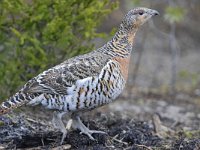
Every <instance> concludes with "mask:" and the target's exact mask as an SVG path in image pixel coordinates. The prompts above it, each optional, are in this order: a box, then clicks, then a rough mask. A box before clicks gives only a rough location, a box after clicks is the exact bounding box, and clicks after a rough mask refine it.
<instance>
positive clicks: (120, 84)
mask: <svg viewBox="0 0 200 150" xmlns="http://www.w3.org/2000/svg"><path fill="white" fill-rule="evenodd" d="M110 68H111V67H107V68H106V67H105V68H104V70H102V72H101V73H100V75H99V76H97V77H89V78H86V79H84V80H82V81H80V82H77V85H76V86H75V87H74V90H73V91H75V92H74V93H73V94H72V95H73V96H72V100H71V104H72V106H73V107H72V108H71V109H72V110H80V109H92V108H95V107H99V106H102V105H104V104H107V103H110V102H111V101H113V100H114V99H116V98H117V97H118V96H119V94H120V93H121V92H122V90H123V88H124V86H125V79H124V78H123V76H122V75H121V72H120V70H119V69H118V68H119V67H117V64H115V67H113V68H112V69H110ZM111 71H112V72H111Z"/></svg>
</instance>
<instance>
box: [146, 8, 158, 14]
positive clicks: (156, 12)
mask: <svg viewBox="0 0 200 150" xmlns="http://www.w3.org/2000/svg"><path fill="white" fill-rule="evenodd" d="M147 13H148V14H149V15H151V16H156V15H159V12H158V11H156V10H153V9H149V10H148V11H147Z"/></svg>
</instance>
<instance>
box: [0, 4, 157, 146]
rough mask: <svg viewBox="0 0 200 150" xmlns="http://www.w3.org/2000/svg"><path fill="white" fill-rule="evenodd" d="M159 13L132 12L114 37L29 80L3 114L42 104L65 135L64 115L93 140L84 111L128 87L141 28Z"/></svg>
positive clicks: (4, 106)
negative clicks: (127, 82)
mask: <svg viewBox="0 0 200 150" xmlns="http://www.w3.org/2000/svg"><path fill="white" fill-rule="evenodd" d="M158 14H159V13H158V11H156V10H152V9H148V8H143V7H140V8H135V9H132V10H130V11H129V12H128V13H127V14H126V15H125V17H124V18H123V20H122V22H121V24H120V26H119V29H118V31H117V32H116V33H115V35H114V36H113V38H112V39H111V40H110V41H108V42H107V43H106V44H105V45H103V46H102V47H100V48H98V49H96V50H93V51H91V52H90V53H87V54H84V55H80V56H76V57H73V58H71V59H68V60H66V61H64V62H63V63H61V64H59V65H56V66H55V67H52V68H50V69H48V70H46V71H44V72H42V73H40V74H39V75H38V76H36V77H34V78H32V79H31V80H29V81H28V82H27V83H26V84H25V85H24V86H23V87H22V88H21V89H20V90H19V91H18V92H17V93H16V94H15V95H13V96H11V97H10V98H8V99H7V100H6V101H5V102H3V103H2V104H1V105H0V115H3V114H5V113H7V112H9V111H11V110H13V109H15V108H17V107H20V106H23V105H25V106H35V105H41V106H43V107H45V108H47V109H51V110H53V111H54V113H53V124H54V126H56V127H57V128H58V129H59V130H60V131H61V132H62V133H63V135H62V140H61V144H62V143H63V141H64V139H65V137H66V135H67V129H66V127H65V125H64V124H63V122H62V116H63V115H64V114H66V113H67V114H68V115H69V116H70V117H71V120H72V122H71V126H72V127H73V128H74V129H79V130H80V131H81V133H83V134H86V135H87V136H88V137H89V138H90V139H91V140H94V138H93V137H92V134H93V133H105V132H103V131H96V130H90V129H88V128H87V127H86V126H85V125H84V124H83V123H82V121H81V120H80V117H79V115H80V114H81V113H82V112H85V111H89V110H92V109H94V108H97V107H100V106H103V105H105V104H108V103H110V102H112V101H113V100H115V99H116V98H117V97H118V96H119V94H120V93H121V92H122V90H123V89H124V87H125V84H126V81H127V77H128V68H129V62H130V55H131V51H132V49H133V42H134V39H135V34H136V31H137V30H138V28H139V27H140V26H141V25H142V24H143V23H145V22H146V21H147V20H149V19H150V18H151V17H152V16H155V15H158Z"/></svg>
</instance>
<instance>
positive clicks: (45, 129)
mask: <svg viewBox="0 0 200 150" xmlns="http://www.w3.org/2000/svg"><path fill="white" fill-rule="evenodd" d="M143 97H144V96H143ZM161 98H162V97H159V101H158V104H157V101H154V100H155V99H156V98H155V97H154V98H153V100H152V101H151V100H150V99H151V98H149V96H148V97H145V98H144V99H145V103H143V102H142V100H141V98H139V97H138V99H137V98H136V100H134V101H132V100H130V101H128V100H127V101H119V102H116V103H114V104H110V105H109V108H108V106H106V107H105V108H103V109H102V108H101V109H100V110H95V111H92V113H91V112H89V113H86V114H83V116H81V118H82V120H84V124H85V125H86V126H88V127H89V128H90V129H95V130H101V131H105V132H106V133H107V134H106V135H105V134H93V136H94V138H95V139H96V140H95V141H92V140H90V139H89V138H88V137H87V136H86V135H82V134H80V133H79V131H78V130H73V131H69V133H68V135H67V137H66V139H65V141H64V143H63V145H62V146H60V144H59V143H60V141H61V136H62V134H61V133H60V132H59V131H57V130H56V129H54V128H53V127H52V124H51V122H50V121H51V115H52V114H50V112H49V111H46V110H45V111H43V110H29V111H27V110H26V113H21V112H20V113H19V112H15V113H10V114H9V115H5V116H0V150H1V149H31V150H33V149H54V150H60V149H85V150H88V149H92V150H104V149H106V150H107V149H109V150H110V149H124V150H125V149H126V150H154V149H156V150H157V149H159V150H160V149H163V150H200V127H199V118H198V115H191V114H192V113H191V112H193V113H194V114H198V113H199V109H198V108H199V106H197V105H196V106H197V107H196V106H195V105H193V104H192V106H195V107H191V106H190V105H189V104H188V103H186V105H183V103H181V101H180V102H179V103H177V104H178V105H177V106H176V104H175V103H173V104H172V103H171V102H169V103H168V102H167V101H165V103H164V102H162V100H160V99H161ZM147 101H148V103H146V102H147ZM124 103H127V104H124ZM184 103H185V102H184ZM140 104H141V106H140ZM171 105H173V107H172V106H171ZM182 105H183V106H182ZM118 106H120V107H119V108H120V109H121V107H124V108H123V109H122V110H124V111H119V110H117V109H118ZM132 106H134V107H133V108H132ZM187 106H190V107H188V108H187ZM112 107H114V109H113V108H112ZM176 107H177V109H179V110H180V112H178V111H176V110H177V109H176ZM147 108H148V109H147ZM172 108H173V109H174V110H175V112H174V114H176V115H173V113H172V112H170V113H171V116H170V115H169V116H166V113H169V112H162V111H166V110H169V109H170V111H173V109H172ZM180 108H184V109H183V110H184V111H185V112H184V111H183V110H182V109H180ZM190 108H191V109H190ZM194 108H196V109H194ZM140 109H141V111H139V110H140ZM164 109H166V110H164ZM111 110H112V111H111ZM135 110H137V113H135V112H134V111H135ZM154 110H158V111H154ZM187 111H188V112H190V113H188V112H187ZM155 112H156V113H157V114H158V115H157V118H159V119H158V121H156V120H154V119H152V118H153V117H152V116H154V115H155V114H154V113H155ZM182 114H183V117H184V114H190V115H188V118H187V117H186V119H187V120H184V121H181V122H175V123H174V121H173V119H175V120H176V118H177V117H179V116H181V115H182ZM149 116H151V117H149ZM133 118H135V119H136V118H137V120H134V119H133ZM141 118H142V119H141ZM64 120H65V119H64ZM145 120H146V121H145ZM65 123H66V122H65ZM156 124H157V125H156ZM177 127H178V128H177ZM186 127H187V128H186Z"/></svg>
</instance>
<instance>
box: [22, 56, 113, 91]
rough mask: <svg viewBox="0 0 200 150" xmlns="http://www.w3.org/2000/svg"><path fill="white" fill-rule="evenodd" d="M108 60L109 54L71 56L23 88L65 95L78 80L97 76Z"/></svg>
mask: <svg viewBox="0 0 200 150" xmlns="http://www.w3.org/2000/svg"><path fill="white" fill-rule="evenodd" d="M108 61H109V57H108V56H106V55H103V54H98V53H89V54H87V55H86V54H85V55H82V56H79V57H74V58H71V59H69V60H67V61H65V62H63V63H61V64H59V65H57V66H55V67H53V68H51V69H49V70H47V71H44V72H43V73H41V74H39V75H38V76H37V77H35V78H33V79H31V80H30V81H29V82H28V83H27V84H26V85H25V87H24V89H23V90H24V92H27V93H50V94H64V95H65V94H66V91H67V89H68V88H69V87H71V86H73V85H74V84H75V83H76V81H77V80H80V79H84V78H87V77H92V76H97V75H98V74H99V73H100V72H101V70H102V68H103V67H104V66H105V65H106V63H107V62H108Z"/></svg>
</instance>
